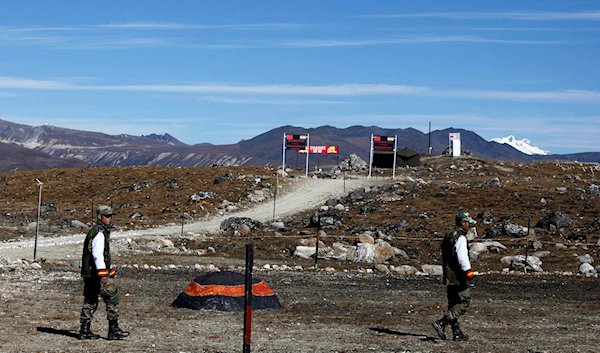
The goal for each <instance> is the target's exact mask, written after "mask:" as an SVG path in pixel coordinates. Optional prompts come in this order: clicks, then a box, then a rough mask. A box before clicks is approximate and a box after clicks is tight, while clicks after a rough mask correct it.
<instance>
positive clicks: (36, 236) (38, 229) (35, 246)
mask: <svg viewBox="0 0 600 353" xmlns="http://www.w3.org/2000/svg"><path fill="white" fill-rule="evenodd" d="M35 181H37V182H38V184H39V185H40V196H39V197H38V210H37V222H35V244H34V246H33V262H35V261H36V260H37V243H38V234H39V231H40V213H41V209H42V185H44V183H42V182H41V181H39V180H38V179H35Z"/></svg>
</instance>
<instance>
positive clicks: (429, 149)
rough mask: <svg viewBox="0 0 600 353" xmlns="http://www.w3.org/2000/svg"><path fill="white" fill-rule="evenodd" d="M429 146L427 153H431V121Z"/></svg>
mask: <svg viewBox="0 0 600 353" xmlns="http://www.w3.org/2000/svg"><path fill="white" fill-rule="evenodd" d="M428 135H429V148H428V149H427V153H429V154H431V121H430V122H429V134H428Z"/></svg>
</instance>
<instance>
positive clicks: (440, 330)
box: [431, 317, 448, 340]
mask: <svg viewBox="0 0 600 353" xmlns="http://www.w3.org/2000/svg"><path fill="white" fill-rule="evenodd" d="M431 325H432V326H433V328H434V329H435V332H437V334H438V336H440V338H441V339H443V340H445V339H446V333H445V332H444V331H446V326H447V325H448V321H447V320H446V317H443V318H441V319H439V320H437V321H435V322H434V323H433V324H431Z"/></svg>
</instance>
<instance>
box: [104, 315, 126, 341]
mask: <svg viewBox="0 0 600 353" xmlns="http://www.w3.org/2000/svg"><path fill="white" fill-rule="evenodd" d="M127 336H129V332H128V331H123V330H121V328H120V327H119V323H118V321H117V320H116V319H115V320H109V321H108V337H107V339H109V340H122V339H125V337H127Z"/></svg>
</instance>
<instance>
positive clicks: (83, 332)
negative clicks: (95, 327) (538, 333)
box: [77, 320, 100, 340]
mask: <svg viewBox="0 0 600 353" xmlns="http://www.w3.org/2000/svg"><path fill="white" fill-rule="evenodd" d="M91 326H92V322H91V320H87V321H82V322H81V327H80V328H79V336H78V337H77V338H79V339H80V340H97V339H98V338H100V336H98V335H96V334H95V333H93V332H92V330H90V327H91Z"/></svg>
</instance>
